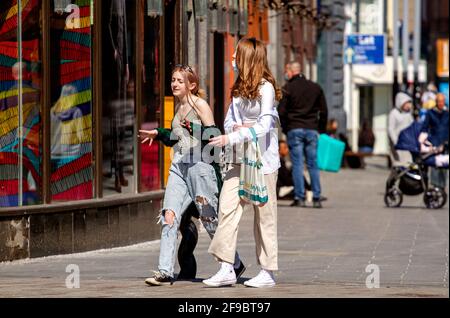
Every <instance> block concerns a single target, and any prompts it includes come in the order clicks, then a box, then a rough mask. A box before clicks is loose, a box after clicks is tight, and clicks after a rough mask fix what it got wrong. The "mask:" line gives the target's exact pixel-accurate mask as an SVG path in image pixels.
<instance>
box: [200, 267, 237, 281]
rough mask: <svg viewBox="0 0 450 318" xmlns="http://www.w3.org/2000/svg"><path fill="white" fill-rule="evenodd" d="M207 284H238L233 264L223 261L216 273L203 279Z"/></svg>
mask: <svg viewBox="0 0 450 318" xmlns="http://www.w3.org/2000/svg"><path fill="white" fill-rule="evenodd" d="M203 283H204V284H205V285H208V286H211V287H220V286H229V285H233V284H236V273H235V272H234V268H233V265H232V264H226V263H222V266H221V267H220V269H219V271H218V272H217V274H216V275H214V276H213V277H211V278H209V279H205V280H204V281H203Z"/></svg>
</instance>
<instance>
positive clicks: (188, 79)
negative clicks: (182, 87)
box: [172, 64, 206, 107]
mask: <svg viewBox="0 0 450 318" xmlns="http://www.w3.org/2000/svg"><path fill="white" fill-rule="evenodd" d="M175 72H179V73H180V74H181V75H182V76H183V79H184V83H185V84H186V88H187V86H188V84H195V88H194V89H193V90H192V91H190V94H192V95H195V96H197V97H200V98H202V99H206V92H205V90H203V89H201V88H200V79H199V77H198V75H197V72H195V71H194V69H193V68H192V67H190V66H189V65H186V64H177V65H175V67H174V68H173V70H172V75H173V74H174V73H175ZM188 91H189V89H188ZM190 94H189V93H188V96H187V100H188V103H189V105H191V106H192V107H193V105H192V104H191V102H192V103H193V102H194V101H193V99H192V96H190ZM194 104H195V103H194Z"/></svg>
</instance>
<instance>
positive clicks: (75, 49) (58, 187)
mask: <svg viewBox="0 0 450 318" xmlns="http://www.w3.org/2000/svg"><path fill="white" fill-rule="evenodd" d="M55 4H56V3H55ZM65 5H67V6H66V7H64V5H63V6H60V7H59V8H57V7H54V8H53V9H52V12H51V41H52V45H51V54H50V56H51V75H50V77H51V97H52V98H51V99H52V107H51V109H50V120H51V177H50V181H51V182H50V183H51V196H52V201H68V200H82V199H91V198H92V197H93V165H92V162H93V153H92V152H93V147H92V54H91V51H92V49H91V48H92V27H93V25H92V22H93V21H92V18H91V17H92V12H91V10H92V0H73V1H68V3H65ZM63 7H64V8H63ZM62 9H63V10H62Z"/></svg>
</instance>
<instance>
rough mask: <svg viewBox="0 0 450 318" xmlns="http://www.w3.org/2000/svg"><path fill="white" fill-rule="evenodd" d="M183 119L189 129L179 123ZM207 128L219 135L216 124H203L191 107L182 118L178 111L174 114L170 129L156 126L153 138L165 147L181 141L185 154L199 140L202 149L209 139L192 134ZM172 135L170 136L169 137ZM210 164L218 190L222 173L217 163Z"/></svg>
mask: <svg viewBox="0 0 450 318" xmlns="http://www.w3.org/2000/svg"><path fill="white" fill-rule="evenodd" d="M183 120H184V121H185V122H186V123H187V124H189V126H190V129H187V128H186V127H184V126H182V125H181V122H182V121H183ZM207 129H208V132H210V133H211V135H214V136H219V135H221V132H220V130H219V128H218V127H217V126H216V125H211V126H203V124H202V122H201V120H200V117H199V116H198V114H197V112H196V111H195V110H194V109H191V111H189V113H188V114H187V115H186V117H185V118H184V119H180V117H179V116H178V113H177V114H175V116H174V118H173V120H172V129H167V128H156V130H157V131H158V135H157V136H156V138H155V140H159V141H161V142H162V143H163V144H164V145H165V146H167V147H174V146H175V145H176V144H177V143H182V144H181V145H179V146H180V151H181V153H183V154H185V153H188V152H189V151H190V150H191V149H192V148H193V147H195V146H196V145H198V142H201V150H202V151H203V148H204V147H205V146H206V145H207V144H208V143H209V140H200V141H199V140H198V139H196V138H195V137H194V136H199V133H200V136H203V133H204V131H206V130H207ZM172 133H173V134H174V135H175V136H177V139H174V138H173V135H172ZM171 135H172V138H171ZM212 150H213V149H211V151H212ZM211 165H212V166H213V168H214V171H215V173H216V177H217V185H218V188H219V191H220V190H221V188H222V184H223V180H222V174H221V173H220V167H219V164H218V163H217V162H215V161H213V162H212V163H211Z"/></svg>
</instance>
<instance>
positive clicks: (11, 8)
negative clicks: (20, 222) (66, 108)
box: [0, 0, 42, 207]
mask: <svg viewBox="0 0 450 318" xmlns="http://www.w3.org/2000/svg"><path fill="white" fill-rule="evenodd" d="M41 21H42V19H41V0H2V1H0V207H11V206H22V205H31V204H38V203H40V202H41V193H42V164H41V163H42V162H41V153H42V143H41V128H42V127H41V90H42V71H41V56H42V48H41V45H42V41H41V39H42V35H41V30H42V28H41V24H40V23H41Z"/></svg>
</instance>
